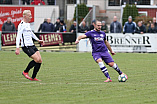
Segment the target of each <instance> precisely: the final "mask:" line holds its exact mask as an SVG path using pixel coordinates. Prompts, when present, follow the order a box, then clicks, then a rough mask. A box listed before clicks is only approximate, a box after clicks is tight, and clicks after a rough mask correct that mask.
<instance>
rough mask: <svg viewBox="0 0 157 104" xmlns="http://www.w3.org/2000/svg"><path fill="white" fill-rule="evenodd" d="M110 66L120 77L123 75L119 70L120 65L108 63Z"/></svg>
mask: <svg viewBox="0 0 157 104" xmlns="http://www.w3.org/2000/svg"><path fill="white" fill-rule="evenodd" d="M108 65H109V66H110V67H112V68H113V69H115V70H116V71H117V72H118V73H119V75H121V74H122V71H121V70H120V69H119V67H118V65H117V64H116V63H114V62H110V63H108Z"/></svg>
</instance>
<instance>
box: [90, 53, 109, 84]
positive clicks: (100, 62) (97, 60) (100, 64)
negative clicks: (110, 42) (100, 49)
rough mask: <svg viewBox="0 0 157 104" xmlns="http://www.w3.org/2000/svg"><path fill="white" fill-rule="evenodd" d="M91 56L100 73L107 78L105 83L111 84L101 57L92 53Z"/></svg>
mask: <svg viewBox="0 0 157 104" xmlns="http://www.w3.org/2000/svg"><path fill="white" fill-rule="evenodd" d="M92 56H93V58H94V60H95V61H96V62H97V63H98V65H99V67H100V69H101V71H102V72H103V73H104V75H105V76H106V77H107V81H105V82H111V80H110V76H109V73H108V71H107V68H106V67H105V65H104V63H103V61H102V59H101V56H100V55H99V54H98V53H93V54H92Z"/></svg>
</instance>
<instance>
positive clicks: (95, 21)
mask: <svg viewBox="0 0 157 104" xmlns="http://www.w3.org/2000/svg"><path fill="white" fill-rule="evenodd" d="M97 22H101V21H99V20H95V21H94V22H93V23H94V24H95V25H96V23H97Z"/></svg>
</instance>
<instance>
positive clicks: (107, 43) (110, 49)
mask: <svg viewBox="0 0 157 104" xmlns="http://www.w3.org/2000/svg"><path fill="white" fill-rule="evenodd" d="M105 44H106V46H107V48H108V50H109V51H110V53H111V54H112V55H115V54H116V53H115V52H114V51H112V48H111V46H110V44H109V42H108V41H107V40H105Z"/></svg>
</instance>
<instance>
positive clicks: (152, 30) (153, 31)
mask: <svg viewBox="0 0 157 104" xmlns="http://www.w3.org/2000/svg"><path fill="white" fill-rule="evenodd" d="M148 33H157V29H156V28H155V26H154V23H151V25H150V28H149V29H148Z"/></svg>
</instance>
